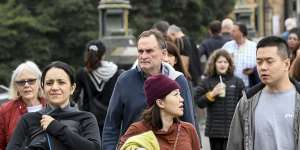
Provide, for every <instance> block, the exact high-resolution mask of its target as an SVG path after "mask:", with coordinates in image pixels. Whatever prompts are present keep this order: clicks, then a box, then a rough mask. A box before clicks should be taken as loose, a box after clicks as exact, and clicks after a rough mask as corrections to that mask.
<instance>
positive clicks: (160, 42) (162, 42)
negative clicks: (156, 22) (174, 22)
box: [137, 29, 167, 49]
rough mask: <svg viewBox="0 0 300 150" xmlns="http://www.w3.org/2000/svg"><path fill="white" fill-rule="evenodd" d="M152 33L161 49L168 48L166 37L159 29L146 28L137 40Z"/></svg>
mask: <svg viewBox="0 0 300 150" xmlns="http://www.w3.org/2000/svg"><path fill="white" fill-rule="evenodd" d="M151 35H153V36H154V37H155V38H156V41H157V43H158V46H159V47H160V48H161V49H166V47H167V46H166V41H165V39H164V36H163V35H162V33H161V32H159V31H158V30H157V29H150V30H146V31H144V32H142V33H141V34H140V36H139V38H138V40H137V41H139V40H140V39H141V38H144V37H149V36H151Z"/></svg>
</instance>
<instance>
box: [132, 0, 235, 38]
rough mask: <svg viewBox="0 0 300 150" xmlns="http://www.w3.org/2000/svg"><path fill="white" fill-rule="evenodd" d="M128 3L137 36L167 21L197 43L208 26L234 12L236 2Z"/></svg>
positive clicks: (164, 0) (166, 0) (154, 0)
mask: <svg viewBox="0 0 300 150" xmlns="http://www.w3.org/2000/svg"><path fill="white" fill-rule="evenodd" d="M130 3H131V5H132V10H130V16H129V23H130V27H131V28H132V29H134V34H135V35H136V36H137V35H138V34H139V33H141V32H142V31H144V30H146V29H149V28H151V26H152V25H153V24H154V23H155V22H156V21H158V20H166V21H168V22H170V23H171V24H176V25H178V26H179V27H181V28H182V29H183V31H184V32H186V33H187V34H188V35H189V36H191V37H192V38H193V39H195V40H200V39H201V38H202V36H203V35H204V34H205V33H206V31H207V26H208V24H209V22H210V21H212V20H213V19H223V18H224V17H226V15H228V13H230V12H231V11H232V10H233V7H234V4H235V0H171V1H170V0H150V1H141V0H131V1H130ZM220 6H221V7H222V9H220Z"/></svg>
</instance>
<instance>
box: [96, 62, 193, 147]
mask: <svg viewBox="0 0 300 150" xmlns="http://www.w3.org/2000/svg"><path fill="white" fill-rule="evenodd" d="M162 66H163V67H162V72H161V73H162V74H165V75H167V76H168V77H169V78H171V79H174V80H175V81H176V82H177V83H178V84H179V85H180V86H181V89H180V92H181V94H182V97H183V98H184V115H183V116H182V118H181V119H182V120H183V121H187V122H190V123H192V124H194V125H195V120H194V113H193V112H194V110H193V105H192V96H191V92H190V89H189V87H188V83H187V80H186V79H185V77H184V75H183V74H182V73H180V72H178V71H175V69H174V68H172V67H171V66H170V65H168V64H165V63H163V65H162ZM145 79H146V78H145V76H144V74H143V72H142V71H141V70H140V68H139V67H136V68H135V69H131V70H128V71H126V72H124V73H122V74H121V75H120V76H119V78H118V81H117V83H116V85H115V89H114V91H113V94H112V96H111V99H110V102H109V106H108V111H107V114H106V118H105V123H104V128H103V134H102V136H103V137H102V144H103V145H102V146H103V147H102V149H103V150H115V149H116V147H117V144H118V142H119V137H121V136H122V135H123V134H124V133H125V132H126V130H127V128H128V127H129V126H130V124H131V123H133V122H136V121H138V120H139V119H140V115H141V113H142V112H143V110H144V109H145V108H146V106H147V103H146V98H145V94H144V81H145Z"/></svg>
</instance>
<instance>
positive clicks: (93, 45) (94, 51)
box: [84, 40, 106, 72]
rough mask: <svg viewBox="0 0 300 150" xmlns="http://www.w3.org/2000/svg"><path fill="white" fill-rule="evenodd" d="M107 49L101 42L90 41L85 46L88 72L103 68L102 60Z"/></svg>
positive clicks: (85, 62)
mask: <svg viewBox="0 0 300 150" xmlns="http://www.w3.org/2000/svg"><path fill="white" fill-rule="evenodd" d="M105 51H106V48H105V46H104V44H103V43H102V42H101V41H100V40H92V41H89V42H88V43H87V44H86V46H85V52H84V65H85V67H86V69H87V70H88V72H91V71H93V70H95V69H97V68H98V67H100V66H101V59H102V57H103V55H104V54H105Z"/></svg>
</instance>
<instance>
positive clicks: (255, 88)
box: [246, 78, 300, 98]
mask: <svg viewBox="0 0 300 150" xmlns="http://www.w3.org/2000/svg"><path fill="white" fill-rule="evenodd" d="M290 81H291V82H292V84H293V85H294V86H295V88H296V91H297V92H298V93H300V83H299V82H298V81H296V80H295V79H293V78H290ZM265 86H266V85H265V84H263V83H262V82H260V83H258V84H256V85H255V86H253V87H252V88H250V89H249V90H247V92H246V96H247V98H250V97H252V96H254V95H255V94H256V93H257V92H259V91H260V90H262V89H263V88H264V87H265Z"/></svg>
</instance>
